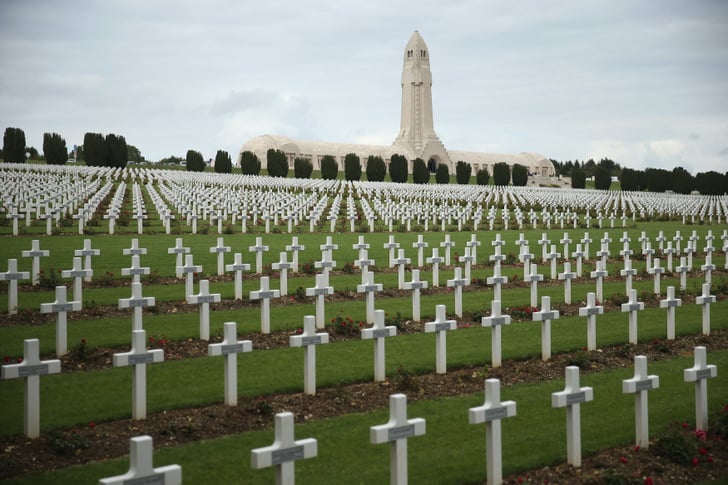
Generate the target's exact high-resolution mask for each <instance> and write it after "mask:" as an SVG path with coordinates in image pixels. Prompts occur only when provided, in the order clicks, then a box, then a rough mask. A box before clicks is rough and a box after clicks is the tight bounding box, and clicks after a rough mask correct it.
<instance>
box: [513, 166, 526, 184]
mask: <svg viewBox="0 0 728 485" xmlns="http://www.w3.org/2000/svg"><path fill="white" fill-rule="evenodd" d="M511 178H513V185H515V186H516V187H525V186H526V185H527V184H528V169H527V168H526V167H524V166H523V165H521V164H518V163H516V164H515V165H513V170H512V172H511Z"/></svg>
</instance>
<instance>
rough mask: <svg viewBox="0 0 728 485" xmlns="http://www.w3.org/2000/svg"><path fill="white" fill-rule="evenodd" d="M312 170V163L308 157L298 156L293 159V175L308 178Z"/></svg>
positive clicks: (298, 177)
mask: <svg viewBox="0 0 728 485" xmlns="http://www.w3.org/2000/svg"><path fill="white" fill-rule="evenodd" d="M312 172H313V164H312V163H311V161H310V160H309V159H308V158H299V157H296V159H295V160H294V161H293V175H294V177H296V178H297V179H310V178H311V173H312Z"/></svg>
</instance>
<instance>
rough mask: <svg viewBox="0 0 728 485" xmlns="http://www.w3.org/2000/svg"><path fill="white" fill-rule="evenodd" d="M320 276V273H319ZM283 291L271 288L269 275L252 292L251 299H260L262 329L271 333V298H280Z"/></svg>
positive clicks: (263, 331)
mask: <svg viewBox="0 0 728 485" xmlns="http://www.w3.org/2000/svg"><path fill="white" fill-rule="evenodd" d="M317 276H318V275H317ZM280 296H281V292H280V291H278V290H271V289H270V280H269V278H268V277H267V276H261V277H260V289H259V290H255V291H251V292H250V299H251V300H260V331H261V333H264V334H269V333H270V300H271V299H272V298H280Z"/></svg>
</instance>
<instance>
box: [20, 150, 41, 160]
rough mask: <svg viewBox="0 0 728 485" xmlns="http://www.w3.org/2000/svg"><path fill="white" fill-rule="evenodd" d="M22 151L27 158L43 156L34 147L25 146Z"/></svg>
mask: <svg viewBox="0 0 728 485" xmlns="http://www.w3.org/2000/svg"><path fill="white" fill-rule="evenodd" d="M24 153H25V155H26V156H28V160H42V159H43V158H45V157H43V156H41V154H40V153H38V150H37V149H36V148H35V147H25V152H24Z"/></svg>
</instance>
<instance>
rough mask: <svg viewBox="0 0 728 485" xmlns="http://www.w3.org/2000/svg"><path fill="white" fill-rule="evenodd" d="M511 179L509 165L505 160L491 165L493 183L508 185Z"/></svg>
mask: <svg viewBox="0 0 728 485" xmlns="http://www.w3.org/2000/svg"><path fill="white" fill-rule="evenodd" d="M510 181H511V167H509V166H508V164H507V163H505V162H498V163H496V164H495V165H493V184H495V185H508V184H509V183H510Z"/></svg>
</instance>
